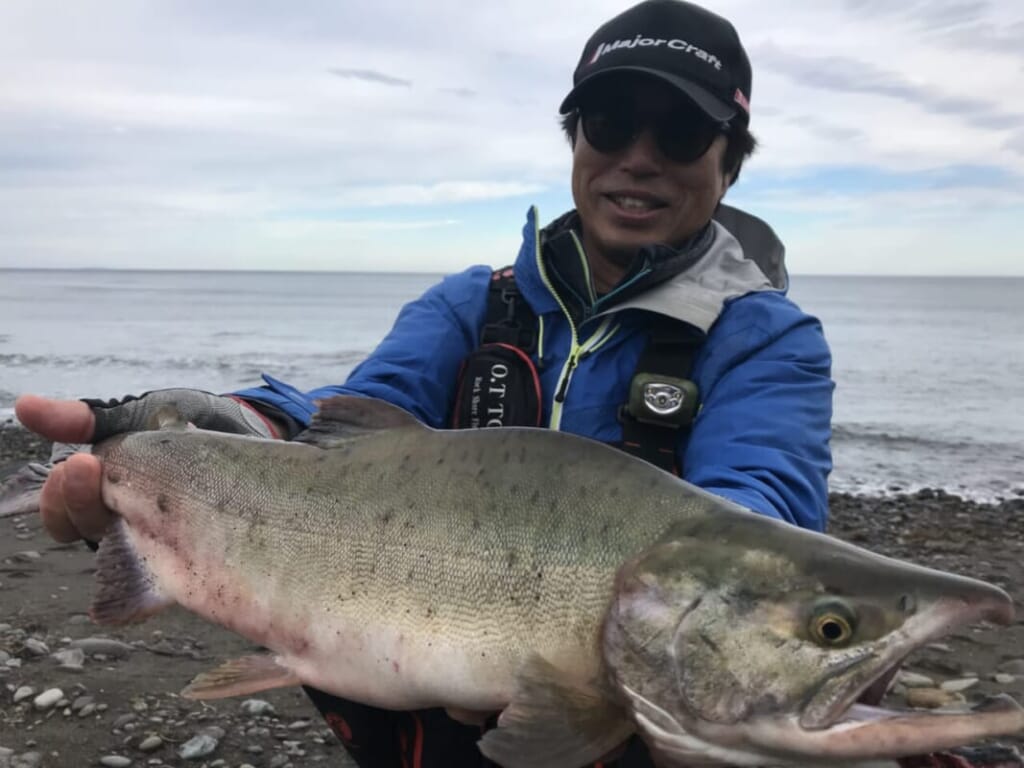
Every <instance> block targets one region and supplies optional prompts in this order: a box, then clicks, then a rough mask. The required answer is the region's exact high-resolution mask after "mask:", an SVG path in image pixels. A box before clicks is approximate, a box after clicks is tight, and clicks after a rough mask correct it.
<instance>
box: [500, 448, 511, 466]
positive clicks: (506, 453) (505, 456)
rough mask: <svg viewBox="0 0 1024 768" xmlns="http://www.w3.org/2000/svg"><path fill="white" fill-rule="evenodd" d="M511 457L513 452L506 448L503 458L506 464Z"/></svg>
mask: <svg viewBox="0 0 1024 768" xmlns="http://www.w3.org/2000/svg"><path fill="white" fill-rule="evenodd" d="M510 458H512V454H511V453H510V452H509V451H508V450H506V451H505V455H504V458H503V459H502V461H503V462H504V463H505V464H508V460H509V459H510Z"/></svg>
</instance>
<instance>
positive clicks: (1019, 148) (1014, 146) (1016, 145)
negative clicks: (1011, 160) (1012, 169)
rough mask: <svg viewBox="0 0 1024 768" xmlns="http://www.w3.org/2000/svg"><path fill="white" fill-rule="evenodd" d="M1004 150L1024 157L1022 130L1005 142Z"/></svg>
mask: <svg viewBox="0 0 1024 768" xmlns="http://www.w3.org/2000/svg"><path fill="white" fill-rule="evenodd" d="M1006 148H1007V149H1008V150H1010V151H1011V152H1015V153H1016V154H1018V155H1021V156H1022V157H1024V129H1022V130H1019V131H1017V132H1016V133H1014V134H1013V135H1012V136H1011V137H1010V138H1009V139H1007V140H1006Z"/></svg>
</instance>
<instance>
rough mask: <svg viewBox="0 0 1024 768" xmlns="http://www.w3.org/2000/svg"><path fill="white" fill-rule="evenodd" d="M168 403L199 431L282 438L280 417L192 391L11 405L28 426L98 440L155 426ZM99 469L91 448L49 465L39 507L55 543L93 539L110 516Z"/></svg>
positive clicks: (74, 439) (69, 438)
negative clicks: (113, 398)
mask: <svg viewBox="0 0 1024 768" xmlns="http://www.w3.org/2000/svg"><path fill="white" fill-rule="evenodd" d="M167 405H172V406H174V407H175V408H176V409H177V410H178V412H179V413H180V414H181V416H182V418H183V419H185V420H186V421H190V422H192V423H193V424H195V425H196V426H197V427H200V428H202V429H210V430H214V431H219V432H231V433H234V434H243V435H258V436H260V437H280V436H281V433H282V432H283V431H284V430H287V429H289V425H287V423H286V421H284V420H282V422H281V424H280V425H278V424H275V423H274V422H273V421H272V420H271V419H269V418H266V417H265V416H263V415H262V414H261V413H260V412H259V411H256V410H255V408H253V407H251V406H249V405H248V404H245V403H243V402H241V401H238V400H235V399H233V398H231V397H226V396H220V395H213V394H210V393H209V392H202V391H199V390H194V389H163V390H156V391H153V392H147V393H146V394H144V395H141V396H139V397H126V398H123V399H122V400H112V401H108V402H103V401H100V400H63V401H61V400H48V399H46V398H42V397H37V396H35V395H23V396H22V397H20V398H18V401H17V402H16V403H15V405H14V410H15V414H16V415H17V417H18V420H19V421H20V422H21V423H22V424H23V425H24V426H25V427H26V428H27V429H29V430H31V431H33V432H35V433H37V434H39V435H42V436H43V437H45V438H47V439H49V440H53V441H55V442H60V443H96V442H99V441H100V440H103V439H105V438H108V437H110V436H111V435H115V434H118V433H121V432H132V431H139V430H145V429H151V428H153V426H154V424H153V422H154V421H155V416H156V414H157V412H158V411H159V410H160V408H162V407H164V406H167ZM100 478H101V467H100V461H99V459H98V458H96V457H95V456H93V455H92V454H89V453H75V454H73V455H72V456H70V457H68V458H67V459H66V460H65V461H61V462H59V463H55V464H54V465H53V466H52V468H51V469H50V472H49V476H48V477H46V480H45V483H44V484H43V486H42V489H41V490H40V491H39V497H38V498H39V512H40V515H41V516H42V520H43V524H44V526H45V527H46V529H47V531H48V532H49V533H50V535H51V536H52V537H53V538H54V539H56V540H57V541H60V542H70V541H75V540H77V539H81V538H85V539H87V540H90V541H99V539H100V538H102V537H103V534H104V533H105V532H106V530H107V527H108V526H109V525H110V522H111V521H112V520H113V513H112V512H111V511H110V510H109V509H107V507H106V506H105V505H104V504H103V500H102V498H101V496H100Z"/></svg>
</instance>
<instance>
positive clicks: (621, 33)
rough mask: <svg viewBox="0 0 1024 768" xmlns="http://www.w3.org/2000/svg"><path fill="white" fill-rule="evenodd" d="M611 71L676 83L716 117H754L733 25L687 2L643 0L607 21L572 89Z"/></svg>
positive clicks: (570, 103) (568, 104)
mask: <svg viewBox="0 0 1024 768" xmlns="http://www.w3.org/2000/svg"><path fill="white" fill-rule="evenodd" d="M611 72H638V73H642V74H647V75H651V76H653V77H656V78H658V79H660V80H663V81H665V82H666V83H669V84H670V85H673V86H675V87H676V88H678V89H679V90H680V91H682V92H683V93H684V94H686V95H687V96H689V97H690V98H691V99H692V100H693V101H694V102H695V103H696V104H697V106H699V107H700V108H701V109H702V110H704V112H706V113H707V114H708V115H709V116H710V117H711V118H712V119H713V120H722V121H726V120H731V119H733V118H737V119H739V120H742V121H743V122H744V123H745V122H748V121H749V120H750V80H751V73H750V60H749V59H748V58H747V53H746V51H744V50H743V45H742V44H741V43H740V38H739V35H737V34H736V30H735V29H734V28H733V26H732V24H730V23H729V22H728V21H726V20H725V19H723V18H722V17H721V16H717V15H715V14H713V13H711V12H710V11H706V10H704V9H703V8H700V7H699V6H696V5H693V4H692V3H687V2H683V0H645V2H642V3H640V4H639V5H634V6H633V7H632V8H630V9H629V10H627V11H623V12H622V13H620V14H619V15H618V16H616V17H615V18H614V19H612V20H611V21H608V22H606V23H605V24H603V25H602V26H601V27H600V28H599V29H598V30H597V31H596V32H595V33H594V34H593V35H592V36H591V38H590V39H589V40H588V41H587V44H586V46H584V48H583V55H582V56H581V57H580V63H579V64H578V65H577V67H576V72H575V73H574V74H573V78H572V82H573V89H572V90H571V91H569V95H568V96H566V97H565V101H563V102H562V106H561V107H560V109H559V111H560V112H562V113H563V114H564V113H566V112H569V111H570V110H571V109H572V108H573V107H574V106H576V104H575V101H576V96H577V95H578V93H579V91H580V88H581V87H583V86H584V85H587V84H589V83H590V82H591V81H593V80H595V79H597V78H599V77H601V76H603V75H605V74H608V73H611Z"/></svg>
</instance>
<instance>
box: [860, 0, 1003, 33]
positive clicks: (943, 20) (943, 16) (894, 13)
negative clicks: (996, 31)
mask: <svg viewBox="0 0 1024 768" xmlns="http://www.w3.org/2000/svg"><path fill="white" fill-rule="evenodd" d="M843 7H844V9H845V10H846V11H848V12H849V13H850V14H851V15H855V16H868V15H870V16H872V17H874V18H878V17H880V16H888V17H897V18H898V19H899V20H901V21H903V22H905V23H907V24H908V25H911V26H914V27H918V28H920V29H926V30H933V29H946V28H950V27H960V26H962V25H964V24H966V23H970V22H975V21H977V20H979V19H981V18H984V16H985V14H986V13H987V12H988V11H989V9H990V7H991V3H989V2H987V0H902V2H899V3H893V2H890V1H889V0H843Z"/></svg>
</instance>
